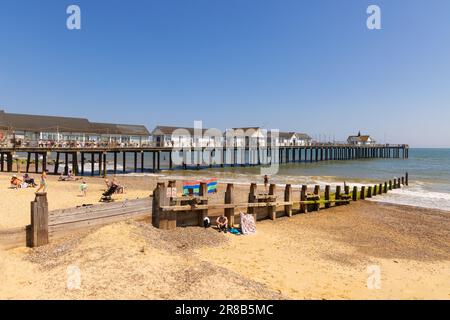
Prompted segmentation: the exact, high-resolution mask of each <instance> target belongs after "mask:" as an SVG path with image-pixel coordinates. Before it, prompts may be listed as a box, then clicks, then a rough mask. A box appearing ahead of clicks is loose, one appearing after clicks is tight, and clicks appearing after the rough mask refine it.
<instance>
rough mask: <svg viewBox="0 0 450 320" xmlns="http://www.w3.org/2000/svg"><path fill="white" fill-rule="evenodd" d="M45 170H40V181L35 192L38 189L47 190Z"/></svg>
mask: <svg viewBox="0 0 450 320" xmlns="http://www.w3.org/2000/svg"><path fill="white" fill-rule="evenodd" d="M47 171H48V170H45V171H43V172H42V174H41V182H40V184H39V188H38V189H37V190H36V193H38V192H39V191H41V190H42V191H43V192H47Z"/></svg>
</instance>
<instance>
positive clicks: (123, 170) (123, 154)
mask: <svg viewBox="0 0 450 320" xmlns="http://www.w3.org/2000/svg"><path fill="white" fill-rule="evenodd" d="M126 171H127V153H126V152H125V151H123V152H122V172H123V173H125V172H126Z"/></svg>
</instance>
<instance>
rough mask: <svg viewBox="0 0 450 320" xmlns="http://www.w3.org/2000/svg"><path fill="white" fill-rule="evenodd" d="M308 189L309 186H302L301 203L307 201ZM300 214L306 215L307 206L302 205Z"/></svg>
mask: <svg viewBox="0 0 450 320" xmlns="http://www.w3.org/2000/svg"><path fill="white" fill-rule="evenodd" d="M307 189H308V186H307V185H305V184H304V185H302V189H301V191H300V201H306V191H307ZM300 213H306V204H304V203H300Z"/></svg>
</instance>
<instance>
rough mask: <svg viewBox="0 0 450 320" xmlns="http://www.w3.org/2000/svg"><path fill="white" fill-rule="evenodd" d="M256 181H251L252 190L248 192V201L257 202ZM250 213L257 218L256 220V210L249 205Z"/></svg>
mask: <svg viewBox="0 0 450 320" xmlns="http://www.w3.org/2000/svg"><path fill="white" fill-rule="evenodd" d="M256 187H257V186H256V183H251V184H250V192H249V194H248V203H255V202H256ZM247 211H248V214H251V215H253V218H254V219H255V222H256V216H257V214H256V210H255V208H253V207H249V208H248V210H247Z"/></svg>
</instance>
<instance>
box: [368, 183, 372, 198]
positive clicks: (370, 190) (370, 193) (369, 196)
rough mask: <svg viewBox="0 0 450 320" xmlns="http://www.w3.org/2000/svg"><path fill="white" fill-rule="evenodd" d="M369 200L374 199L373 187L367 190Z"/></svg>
mask: <svg viewBox="0 0 450 320" xmlns="http://www.w3.org/2000/svg"><path fill="white" fill-rule="evenodd" d="M367 198H372V186H369V187H368V188H367Z"/></svg>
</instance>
